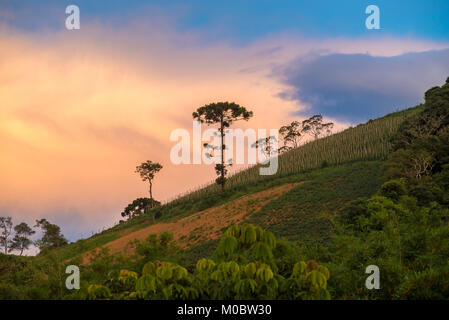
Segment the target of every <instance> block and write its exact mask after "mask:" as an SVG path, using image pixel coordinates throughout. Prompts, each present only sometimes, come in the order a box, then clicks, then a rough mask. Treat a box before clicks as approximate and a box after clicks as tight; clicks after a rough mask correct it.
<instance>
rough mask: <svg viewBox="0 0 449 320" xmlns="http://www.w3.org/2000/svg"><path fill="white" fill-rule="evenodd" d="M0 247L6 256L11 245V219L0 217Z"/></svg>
mask: <svg viewBox="0 0 449 320" xmlns="http://www.w3.org/2000/svg"><path fill="white" fill-rule="evenodd" d="M0 230H1V232H2V233H1V234H0V246H1V247H3V249H4V250H5V254H8V248H9V246H10V245H11V240H10V239H9V237H10V236H11V230H12V219H11V217H0Z"/></svg>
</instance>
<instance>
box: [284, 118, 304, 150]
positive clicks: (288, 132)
mask: <svg viewBox="0 0 449 320" xmlns="http://www.w3.org/2000/svg"><path fill="white" fill-rule="evenodd" d="M302 131H303V125H302V124H301V123H300V122H298V121H293V122H292V123H290V124H289V125H286V126H282V127H281V128H280V129H279V134H280V135H281V137H282V140H283V142H284V145H283V146H282V147H281V148H279V151H280V152H284V151H288V150H290V149H293V148H297V147H299V143H300V142H301V139H302V137H303V133H302Z"/></svg>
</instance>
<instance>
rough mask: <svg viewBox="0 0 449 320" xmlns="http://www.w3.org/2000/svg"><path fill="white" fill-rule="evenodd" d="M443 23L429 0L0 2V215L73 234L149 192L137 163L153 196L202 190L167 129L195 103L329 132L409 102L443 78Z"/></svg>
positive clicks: (264, 124) (201, 176) (260, 123)
mask: <svg viewBox="0 0 449 320" xmlns="http://www.w3.org/2000/svg"><path fill="white" fill-rule="evenodd" d="M72 4H75V5H77V6H78V7H79V9H80V29H79V30H67V29H66V27H65V20H66V18H67V17H68V14H66V13H65V8H66V7H67V6H68V5H72ZM368 5H377V6H378V8H379V10H380V29H370V30H369V29H367V28H366V26H365V20H366V18H367V17H368V16H369V14H366V13H365V9H366V7H367V6H368ZM448 14H449V1H444V0H443V1H400V0H398V1H392V0H388V1H377V0H374V1H349V0H346V1H318V0H317V1H298V0H296V1H282V0H281V1H262V0H259V1H137V0H128V1H117V0H115V1H113V0H109V1H88V0H85V1H75V0H71V1H61V0H58V1H56V0H55V1H28V0H21V1H9V0H0V216H11V217H12V218H13V221H14V222H15V223H20V222H22V221H25V222H27V223H29V224H34V223H33V222H34V221H35V220H36V219H38V218H43V217H45V218H47V219H48V220H50V221H51V222H53V223H56V224H58V225H60V226H61V229H62V232H63V234H64V235H65V236H66V237H67V238H68V239H69V240H71V241H75V240H77V239H79V238H81V237H87V236H90V235H91V234H92V232H98V231H99V230H101V229H102V228H107V227H110V226H112V225H114V224H115V223H117V222H118V221H119V220H120V219H121V216H120V212H121V211H122V210H123V208H124V207H125V206H126V205H127V204H128V203H130V202H131V201H132V200H134V199H135V198H137V197H143V196H148V187H147V185H146V184H145V183H143V182H142V181H140V179H139V177H138V175H137V174H135V173H134V170H135V167H136V165H138V164H139V163H141V162H143V161H145V160H147V159H151V160H153V161H158V162H160V163H162V164H163V166H164V168H163V170H162V171H161V172H160V173H159V174H158V175H157V177H156V179H155V181H154V187H153V195H154V197H155V198H156V199H158V200H161V201H168V200H170V199H172V198H173V197H175V196H176V195H177V194H180V193H183V192H187V191H188V190H192V189H194V188H197V187H198V186H200V185H203V184H205V183H208V182H210V181H212V180H213V179H214V169H213V167H212V166H205V165H174V164H172V163H171V161H170V158H169V153H170V149H171V148H172V147H173V145H174V142H171V141H170V140H169V136H170V133H171V132H172V131H173V130H175V129H178V128H184V129H187V130H189V131H191V128H192V118H191V114H192V112H193V111H194V110H195V109H196V108H198V107H200V106H202V105H205V104H207V103H210V102H216V101H235V102H237V103H239V104H241V105H243V106H245V107H247V108H248V109H250V110H252V111H254V117H253V119H251V120H250V121H249V122H248V123H245V122H244V123H238V124H236V126H239V127H242V128H266V129H269V128H279V127H280V126H281V125H284V124H287V123H289V122H291V121H293V120H302V119H305V118H306V117H309V116H311V115H313V114H317V113H321V114H322V115H323V116H324V117H325V119H328V120H330V121H333V122H335V124H336V130H342V129H344V128H345V127H347V126H349V125H353V124H357V123H360V122H364V121H367V120H369V119H374V118H376V117H379V116H382V115H385V114H387V113H389V112H393V111H396V110H400V109H404V108H407V107H412V106H414V105H417V104H419V103H421V102H423V95H424V92H425V91H426V90H427V89H428V88H430V87H432V86H435V85H441V84H442V83H444V81H445V79H446V78H447V77H448V76H449V19H447V16H448Z"/></svg>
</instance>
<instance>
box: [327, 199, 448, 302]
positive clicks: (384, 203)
mask: <svg viewBox="0 0 449 320" xmlns="http://www.w3.org/2000/svg"><path fill="white" fill-rule="evenodd" d="M365 207H366V208H367V210H366V214H365V215H363V216H359V217H358V219H356V223H354V224H353V225H348V224H346V225H344V226H342V228H338V230H339V232H338V233H337V234H336V235H335V237H334V241H333V243H332V245H331V247H330V248H329V253H330V257H329V258H328V259H329V260H330V262H329V263H328V264H327V265H328V267H329V268H330V270H331V273H332V274H333V275H334V277H333V278H332V279H331V281H330V283H329V286H330V288H332V289H331V292H332V294H333V296H335V297H339V298H341V299H442V298H447V296H448V294H449V282H448V281H449V280H448V278H447V274H448V272H449V265H448V263H447V256H448V253H449V237H448V234H449V225H448V221H449V220H448V218H449V211H448V209H445V208H443V207H441V206H439V205H437V204H434V205H432V206H431V207H421V206H418V205H417V202H416V200H414V199H413V198H409V197H406V196H403V197H402V198H401V199H400V200H399V201H398V202H393V201H392V200H390V199H387V198H385V197H379V196H375V197H372V198H370V199H368V200H366V204H365ZM371 264H374V265H377V266H378V267H379V268H380V270H381V280H380V281H381V282H380V283H381V288H380V289H379V290H366V289H365V288H364V285H363V284H364V280H365V277H366V274H364V269H365V268H366V267H367V266H368V265H371Z"/></svg>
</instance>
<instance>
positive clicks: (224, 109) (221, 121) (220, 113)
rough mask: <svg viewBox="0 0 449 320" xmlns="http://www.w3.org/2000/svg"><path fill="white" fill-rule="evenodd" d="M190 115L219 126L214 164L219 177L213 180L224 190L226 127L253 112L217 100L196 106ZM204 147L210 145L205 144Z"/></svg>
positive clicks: (234, 104) (247, 117)
mask: <svg viewBox="0 0 449 320" xmlns="http://www.w3.org/2000/svg"><path fill="white" fill-rule="evenodd" d="M192 116H193V119H196V120H198V121H200V122H201V123H206V124H207V125H214V124H218V126H219V127H218V131H219V133H220V139H221V143H220V146H219V147H218V149H219V150H220V160H219V163H217V164H216V165H215V172H216V173H217V175H218V176H219V177H218V178H217V179H216V180H215V181H216V183H217V184H218V185H221V189H222V190H224V187H225V183H226V173H227V169H226V167H227V166H228V165H229V164H228V165H227V164H226V162H225V159H224V152H225V149H226V146H225V144H224V139H225V135H226V128H229V127H230V126H231V124H232V123H233V122H235V121H238V120H246V121H248V120H249V119H250V118H251V117H252V116H253V112H252V111H248V110H246V108H244V107H242V106H240V105H238V104H236V103H234V102H217V103H211V104H208V105H205V106H203V107H200V108H198V109H197V110H196V111H195V112H193V114H192ZM205 147H211V146H210V145H208V144H205Z"/></svg>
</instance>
